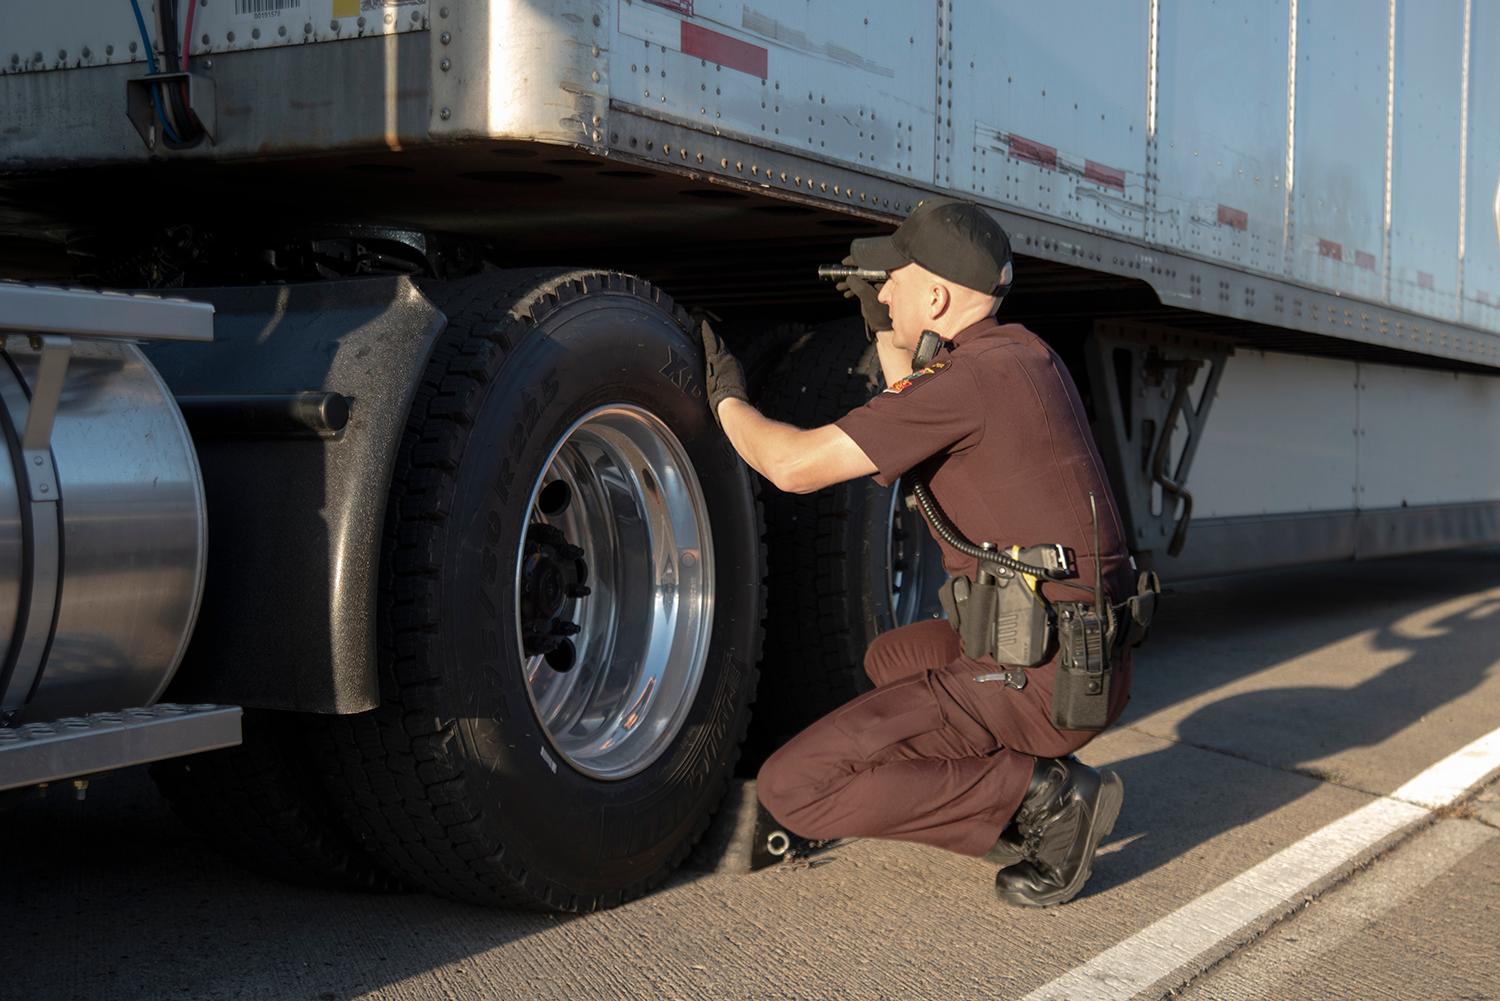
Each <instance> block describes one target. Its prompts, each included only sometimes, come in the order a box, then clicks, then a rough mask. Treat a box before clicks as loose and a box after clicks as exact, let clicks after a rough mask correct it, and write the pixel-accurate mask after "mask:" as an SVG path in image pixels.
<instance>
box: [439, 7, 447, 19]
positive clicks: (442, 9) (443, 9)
mask: <svg viewBox="0 0 1500 1001" xmlns="http://www.w3.org/2000/svg"><path fill="white" fill-rule="evenodd" d="M447 16H448V8H447V7H439V8H438V17H447Z"/></svg>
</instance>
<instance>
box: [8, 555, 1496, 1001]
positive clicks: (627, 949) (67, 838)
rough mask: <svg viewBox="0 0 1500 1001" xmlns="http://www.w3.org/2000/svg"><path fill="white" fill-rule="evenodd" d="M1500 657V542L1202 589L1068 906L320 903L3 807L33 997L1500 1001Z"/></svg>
mask: <svg viewBox="0 0 1500 1001" xmlns="http://www.w3.org/2000/svg"><path fill="white" fill-rule="evenodd" d="M1497 662H1500V551H1495V550H1487V551H1476V552H1466V553H1454V554H1448V555H1442V556H1435V557H1421V558H1409V559H1401V560H1389V561H1380V562H1374V563H1366V564H1354V565H1341V566H1335V567H1321V568H1312V569H1306V570H1299V571H1294V572H1278V573H1273V574H1262V575H1257V576H1253V577H1247V578H1237V579H1222V580H1216V581H1206V582H1200V583H1195V584H1189V585H1183V586H1181V587H1179V588H1177V589H1176V591H1175V593H1173V594H1172V595H1171V596H1170V597H1169V598H1168V600H1167V601H1166V603H1165V607H1164V609H1163V611H1162V613H1161V614H1160V616H1159V619H1158V624H1157V627H1156V630H1155V633H1154V635H1153V637H1152V640H1151V642H1150V644H1149V645H1148V646H1147V647H1145V648H1143V649H1142V650H1141V651H1140V659H1139V662H1138V663H1139V664H1140V667H1139V668H1138V670H1137V672H1136V675H1137V677H1136V688H1135V694H1134V698H1133V700H1132V703H1131V706H1130V709H1129V711H1128V712H1127V715H1126V717H1125V719H1124V720H1123V721H1122V723H1121V725H1120V726H1119V727H1117V728H1116V729H1114V730H1112V731H1110V732H1108V733H1106V734H1104V735H1103V736H1101V737H1100V738H1099V739H1097V740H1096V741H1095V742H1094V743H1093V744H1091V745H1090V746H1089V747H1087V748H1086V749H1085V750H1084V752H1083V753H1082V755H1081V756H1082V757H1083V758H1084V759H1085V760H1087V761H1089V762H1090V763H1093V764H1095V765H1107V766H1109V767H1111V768H1114V769H1116V770H1117V771H1118V772H1119V773H1120V774H1121V776H1122V777H1123V779H1124V782H1125V790H1126V797H1125V807H1124V810H1123V812H1122V814H1121V816H1120V820H1119V823H1118V824H1117V826H1116V828H1115V831H1114V834H1113V835H1112V836H1111V838H1110V839H1109V840H1108V841H1107V842H1106V844H1105V845H1104V846H1103V848H1102V849H1101V854H1100V858H1099V860H1098V863H1097V865H1096V868H1095V873H1094V876H1093V878H1092V880H1091V881H1090V882H1089V884H1088V885H1087V887H1086V888H1085V890H1084V892H1083V894H1082V895H1080V897H1079V898H1078V899H1077V900H1075V901H1074V902H1072V903H1071V904H1068V905H1066V906H1063V907H1060V908H1053V909H1049V910H1045V911H1018V910H1014V909H1010V908H1008V907H1006V906H1004V905H1002V904H1001V903H999V902H998V901H997V900H996V899H995V897H994V895H993V891H992V877H993V872H992V870H991V869H990V867H988V866H986V865H985V864H984V863H982V862H980V861H977V860H974V859H969V858H962V857H958V856H954V855H948V854H945V853H942V852H939V851H935V850H932V849H927V848H923V847H920V846H916V845H908V844H901V843H896V842H875V841H861V842H857V843H853V844H850V845H848V846H845V847H842V848H840V849H838V850H836V851H834V852H832V853H830V854H828V855H826V856H824V857H823V859H822V860H820V864H818V865H815V866H810V867H809V866H781V867H778V868H774V869H771V870H768V871H765V872H762V873H757V874H734V873H724V872H701V871H684V872H683V873H681V874H680V875H679V876H678V877H677V878H675V879H674V880H673V881H671V882H670V883H669V884H668V885H667V886H666V887H664V888H663V889H662V890H660V891H659V892H657V893H655V894H653V895H652V896H650V897H648V898H646V899H643V900H640V901H636V902H634V903H631V904H628V905H626V906H624V907H620V908H618V909H616V910H612V911H607V912H603V913H599V914H592V915H586V916H582V917H573V918H558V917H550V916H544V915H536V914H523V913H514V912H506V911H487V910H482V909H479V908H475V907H469V906H465V905H460V904H454V903H449V902H447V901H444V900H440V899H438V898H435V897H430V896H425V895H420V894H410V895H394V896H379V895H362V894H349V893H337V892H327V891H318V890H308V889H303V888H298V887H292V886H285V885H280V884H277V883H274V882H270V881H267V880H265V879H262V878H260V877H257V876H253V875H250V874H247V873H245V872H242V871H240V870H238V869H236V868H234V867H233V866H231V865H229V864H227V863H225V862H223V861H221V860H219V859H218V858H217V857H216V856H215V855H214V854H213V853H212V852H211V851H210V850H209V849H208V848H207V847H206V846H205V845H204V844H203V843H202V842H200V841H199V840H198V839H197V838H196V837H195V836H193V835H192V834H190V833H189V832H188V831H187V830H186V829H184V828H183V827H182V826H181V825H180V824H179V823H177V822H176V821H175V819H174V818H173V817H172V816H171V814H170V813H169V812H168V811H167V810H166V809H165V808H164V806H163V805H162V804H161V802H160V801H159V800H158V799H157V797H156V795H155V793H154V791H153V789H152V787H151V786H150V783H149V782H148V781H147V780H146V778H145V776H144V775H143V774H141V773H140V772H137V771H127V772H121V773H117V774H115V775H113V776H109V777H105V778H101V779H98V780H96V781H95V782H93V783H92V785H91V787H90V790H89V794H88V797H87V798H86V799H85V800H83V801H82V802H79V801H76V800H75V799H73V797H72V793H71V790H69V789H66V788H62V789H53V790H49V792H48V794H47V795H45V796H40V797H34V798H31V799H28V800H25V801H23V802H21V803H19V804H14V805H12V806H11V807H10V808H9V809H8V810H6V811H5V812H4V813H0V876H3V884H4V890H3V895H0V998H5V999H17V1001H19V999H28V1001H29V999H39V1001H40V999H54V998H57V999H61V998H68V999H73V998H89V999H92V998H109V999H121V1001H125V999H146V998H150V999H162V998H204V999H260V998H273V999H283V998H285V999H308V1001H345V999H351V998H382V999H402V1001H406V999H425V998H454V999H464V1001H469V999H480V998H525V999H533V998H536V999H544V998H558V999H569V1001H576V999H604V998H657V997H661V998H685V999H698V998H705V999H720V998H725V999H727V998H755V999H761V998H943V999H949V998H1026V999H1031V1001H1041V999H1044V998H1073V999H1104V998H1128V997H1133V996H1146V997H1155V996H1164V995H1168V994H1172V995H1185V996H1187V997H1191V998H1197V999H1220V998H1351V999H1352V998H1360V999H1369V998H1412V997H1421V998H1453V999H1460V998H1461V999H1482V998H1500V791H1497V786H1496V785H1495V783H1494V777H1493V773H1494V771H1495V768H1496V767H1497V766H1500V671H1497V667H1496V665H1497ZM1492 735H1493V736H1492Z"/></svg>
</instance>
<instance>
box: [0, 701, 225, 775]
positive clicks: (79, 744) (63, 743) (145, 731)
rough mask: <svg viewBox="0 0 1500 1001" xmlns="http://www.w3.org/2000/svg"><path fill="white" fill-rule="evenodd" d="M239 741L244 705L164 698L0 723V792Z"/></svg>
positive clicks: (219, 746)
mask: <svg viewBox="0 0 1500 1001" xmlns="http://www.w3.org/2000/svg"><path fill="white" fill-rule="evenodd" d="M239 742H240V707H239V706H220V705H212V704H198V705H176V704H174V703H170V702H162V703H159V704H157V705H154V706H148V707H143V708H137V709H121V710H119V711H117V712H104V713H90V714H89V715H87V716H65V717H63V718H62V719H57V720H53V721H51V722H47V723H25V724H22V725H21V726H17V727H0V790H4V789H17V788H22V787H24V786H33V785H37V784H38V783H41V782H54V781H57V780H59V779H67V778H73V777H75V776H78V775H89V774H92V773H94V772H102V771H107V770H109V769H111V768H124V767H126V766H128V765H141V764H145V763H146V762H148V761H160V760H161V759H162V758H175V757H177V756H179V755H183V754H195V753H197V752H198V751H212V750H216V749H218V748H221V747H232V746H234V745H235V744H238V743H239Z"/></svg>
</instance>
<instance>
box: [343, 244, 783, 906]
mask: <svg viewBox="0 0 1500 1001" xmlns="http://www.w3.org/2000/svg"><path fill="white" fill-rule="evenodd" d="M424 291H425V292H426V293H427V294H428V295H429V296H431V297H432V298H433V299H434V301H435V302H436V303H437V305H438V306H439V308H441V309H442V310H443V311H444V312H445V313H446V314H447V316H448V320H449V322H448V326H447V328H446V329H445V331H444V333H443V334H442V335H441V337H440V339H439V342H438V345H437V346H436V348H435V350H434V354H433V357H432V358H431V360H430V362H429V364H428V367H427V370H426V374H425V376H424V379H423V381H422V383H421V385H420V386H419V387H418V390H417V393H416V398H415V400H414V402H413V405H412V409H411V413H410V418H409V420H408V423H407V426H406V430H405V435H404V438H403V440H402V441H401V443H400V446H399V449H398V453H397V459H396V467H395V470H394V474H393V478H392V485H391V493H390V500H389V505H388V511H387V519H386V529H385V532H386V535H385V540H384V547H383V554H382V566H381V582H382V583H381V597H380V601H379V607H378V609H377V635H378V644H379V647H380V649H379V669H380V683H381V705H380V706H379V707H378V708H377V709H375V710H373V711H371V712H368V713H364V714H360V715H356V716H350V717H336V718H330V719H329V720H328V722H327V726H326V728H325V740H324V743H323V751H324V753H323V760H324V762H325V772H326V774H325V781H326V782H327V784H328V786H329V788H330V789H331V790H332V791H333V792H334V794H335V796H336V798H337V799H339V800H340V802H341V803H342V804H343V806H344V809H345V811H346V816H347V817H348V820H349V823H350V825H351V827H352V828H353V829H354V830H355V831H356V832H357V833H358V835H359V836H360V838H361V840H362V843H363V844H365V845H366V846H367V847H368V849H369V850H370V852H371V853H372V854H373V855H375V856H376V857H377V858H379V859H380V860H381V861H382V862H383V863H384V864H386V865H388V866H389V867H390V868H391V869H392V870H393V871H395V872H398V873H400V874H401V875H402V876H404V877H406V878H407V879H409V880H411V881H412V882H413V883H416V884H419V885H421V886H425V887H427V888H429V889H431V890H433V891H434V892H437V893H440V894H443V895H446V896H449V897H453V898H457V899H461V900H466V901H471V902H475V903H481V904H511V905H519V906H525V907H531V908H537V909H546V910H557V911H570V912H577V911H588V910H593V909H596V908H600V907H608V906H613V905H615V904H618V903H620V902H622V901H624V900H627V899H630V898H632V897H635V896H638V895H640V894H642V893H644V892H646V891H647V890H648V889H650V888H651V887H653V886H655V885H656V884H657V883H659V882H660V881H661V880H662V879H663V878H665V877H666V875H667V874H668V873H669V872H671V870H672V869H673V868H674V867H675V866H676V865H677V864H678V863H679V862H681V861H682V859H683V858H684V857H685V856H686V855H687V854H688V851H689V849H690V848H691V847H692V846H693V844H694V842H696V841H697V839H698V838H699V837H700V836H701V835H702V833H703V831H704V830H705V829H706V828H707V826H708V822H709V818H710V816H711V814H712V813H713V812H714V810H715V809H716V808H717V807H718V805H719V803H720V801H721V800H722V799H723V796H724V793H725V791H726V789H727V786H728V779H729V777H730V775H731V774H732V771H733V768H734V764H735V761H736V758H737V757H738V753H739V748H740V744H741V742H742V741H743V739H744V735H745V730H746V727H747V725H748V720H749V706H750V702H751V699H752V697H753V694H754V690H755V680H756V672H755V664H756V661H757V657H758V654H759V650H760V640H761V627H762V624H761V619H762V605H763V586H764V585H763V575H764V555H763V552H762V541H761V528H760V512H759V508H758V504H757V500H756V495H755V484H754V480H753V478H752V477H751V475H750V473H749V471H748V470H747V469H746V467H745V466H744V464H743V463H741V462H740V460H739V458H738V456H737V455H736V454H735V453H734V450H733V449H732V448H731V447H730V446H729V444H728V442H727V440H726V439H725V438H724V436H723V434H722V433H721V432H720V431H719V429H718V428H717V426H716V425H715V423H714V421H713V418H712V416H711V415H710V413H709V411H708V407H707V405H706V402H705V399H704V395H703V380H702V365H703V360H702V350H701V347H700V345H699V342H698V339H697V337H696V335H694V334H693V333H691V331H690V327H689V322H688V319H687V316H686V314H685V313H683V312H682V311H681V310H679V309H677V308H676V307H674V306H673V304H672V301H671V300H670V299H669V298H668V297H667V296H665V295H664V294H662V293H661V292H659V291H658V290H656V289H655V288H653V287H652V286H651V285H649V284H647V283H646V282H644V281H640V280H638V279H635V278H632V277H629V276H626V275H621V274H615V273H608V272H598V271H560V270H550V271H530V272H509V271H499V272H489V273H485V274H481V275H478V276H475V277H473V278H469V279H464V280H460V281H454V282H447V283H433V284H431V285H428V286H425V287H424ZM523 620H524V624H523Z"/></svg>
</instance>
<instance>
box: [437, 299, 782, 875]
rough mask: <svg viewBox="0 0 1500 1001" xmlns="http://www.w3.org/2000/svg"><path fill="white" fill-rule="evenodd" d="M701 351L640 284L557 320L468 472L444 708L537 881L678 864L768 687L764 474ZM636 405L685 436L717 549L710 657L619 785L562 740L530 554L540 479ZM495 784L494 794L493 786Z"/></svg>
mask: <svg viewBox="0 0 1500 1001" xmlns="http://www.w3.org/2000/svg"><path fill="white" fill-rule="evenodd" d="M701 371H702V355H701V349H700V348H699V347H698V345H697V344H696V343H694V342H693V341H692V340H690V339H689V337H688V336H687V334H686V333H685V332H684V331H683V329H682V328H681V326H680V325H679V324H678V323H677V322H676V321H675V320H674V319H673V318H672V317H671V316H670V315H668V314H667V313H666V312H665V311H664V310H663V309H661V308H659V307H657V306H655V305H653V304H652V303H650V302H647V301H645V300H643V299H642V298H640V297H639V296H637V295H633V294H628V293H623V292H609V291H605V292H603V293H594V294H590V295H587V296H583V297H581V298H576V299H573V300H572V301H565V302H562V303H561V304H559V305H557V306H556V307H555V308H553V309H552V310H550V311H549V312H546V313H545V314H544V315H542V316H540V317H539V318H538V319H537V321H536V323H535V325H534V326H533V327H531V328H530V329H528V330H527V331H526V332H525V333H524V335H523V336H522V337H521V338H520V343H518V344H516V345H514V347H513V348H512V350H511V352H510V353H509V356H508V357H507V359H506V361H505V363H504V365H503V367H502V369H501V372H500V374H499V377H498V378H496V379H494V380H493V381H492V382H491V383H490V384H489V386H488V389H487V391H486V393H485V396H484V398H483V400H482V402H481V403H480V406H479V409H478V419H477V420H476V422H475V425H474V427H473V428H472V430H471V432H470V435H469V438H468V442H467V444H466V446H465V448H464V453H463V456H462V458H461V460H460V466H459V471H458V474H457V489H456V491H455V496H454V509H453V512H452V513H453V515H454V517H452V518H450V519H449V529H448V531H447V533H446V536H445V538H444V540H443V541H444V544H443V559H444V572H443V573H442V575H441V584H440V587H441V589H442V594H441V595H440V598H439V608H440V609H441V622H440V626H439V628H440V630H441V633H442V640H443V642H442V644H441V647H442V651H443V657H444V660H445V663H444V667H443V672H442V675H443V677H444V679H445V688H446V689H447V690H446V691H445V692H444V693H443V703H444V705H445V707H447V708H448V711H450V712H451V713H452V715H453V716H454V717H455V718H456V719H458V721H459V726H458V727H457V730H456V732H457V733H458V735H459V742H460V745H461V746H459V747H457V748H450V751H451V752H452V753H456V754H458V755H460V756H461V757H462V758H464V759H465V760H464V761H463V762H462V770H463V773H464V776H465V782H466V783H468V784H469V785H470V789H469V792H470V798H471V801H476V802H477V803H478V804H479V805H480V806H481V808H482V809H484V814H483V816H482V817H481V818H480V824H481V827H482V833H483V841H484V842H485V843H486V845H487V846H502V845H503V846H505V847H506V849H507V850H508V849H510V848H512V847H514V848H516V849H517V850H518V851H517V856H518V857H519V858H524V859H525V865H526V869H527V870H528V877H529V878H534V877H536V876H541V877H543V878H545V879H546V880H548V881H550V882H552V883H555V884H558V885H561V886H564V887H566V888H567V889H568V890H570V891H571V892H574V893H601V892H603V893H608V892H611V891H616V890H619V889H622V888H624V887H626V886H628V885H630V884H632V883H633V882H635V881H638V880H641V879H647V878H650V877H651V876H653V875H655V874H657V873H662V872H665V871H666V870H667V869H668V868H670V867H671V866H672V865H673V864H675V862H676V861H677V860H678V859H679V858H680V857H681V855H683V854H685V853H686V851H687V849H688V847H689V846H690V843H691V842H692V840H694V838H695V836H696V835H697V834H698V833H699V832H700V831H701V829H702V827H703V826H704V825H706V822H707V817H708V815H709V813H710V812H711V811H712V810H713V808H714V807H715V806H716V805H717V801H718V798H719V797H720V796H721V795H722V792H723V789H724V782H725V779H726V777H727V774H728V771H729V769H730V767H732V763H733V760H734V756H735V755H736V753H737V748H738V742H739V740H740V736H741V733H742V730H743V725H744V717H745V714H746V713H747V711H748V709H747V707H748V703H749V700H750V697H751V694H752V689H753V685H754V675H753V665H754V663H755V659H756V655H757V649H756V647H757V643H758V637H759V626H760V614H761V612H760V584H761V582H760V572H761V571H760V565H759V564H760V559H759V531H758V528H757V517H756V509H755V503H754V495H753V492H752V484H751V480H750V477H749V474H748V472H747V470H746V469H745V467H744V465H743V463H741V462H740V460H739V458H738V456H737V455H736V454H735V453H734V451H733V449H732V448H731V447H730V446H729V444H728V442H727V440H726V439H725V438H724V436H723V435H722V433H720V432H719V430H718V428H717V427H716V426H715V424H714V422H713V419H712V417H711V416H710V414H709V412H708V408H707V406H706V404H705V401H704V390H703V382H702V378H701V374H700V373H701ZM610 404H627V405H634V406H637V407H640V408H642V409H644V410H646V411H648V412H650V413H652V414H654V415H655V416H657V417H658V418H660V419H661V420H662V421H663V422H664V423H665V424H666V425H667V427H668V428H670V429H671V430H672V432H673V433H674V434H675V435H676V436H677V438H678V440H679V441H680V443H681V444H682V446H683V448H684V450H685V451H686V453H687V455H688V457H689V459H690V460H691V463H692V465H693V467H694V469H695V471H696V472H697V475H698V478H699V483H700V486H701V488H702V491H703V495H704V499H705V505H706V507H707V509H708V512H709V521H710V525H711V532H712V538H713V547H714V585H715V597H714V607H713V623H712V632H711V639H710V642H709V646H708V654H707V660H706V663H705V666H704V670H703V675H702V678H701V680H700V683H699V686H698V689H697V691H696V693H695V694H694V696H693V700H692V705H691V708H690V709H689V711H688V713H687V716H686V718H685V720H684V722H683V723H682V726H681V729H680V731H679V732H678V735H677V737H676V738H675V739H674V741H673V743H672V744H671V745H670V746H669V747H668V748H667V749H666V750H665V751H664V752H663V753H662V754H661V755H660V756H659V757H658V758H657V759H656V760H655V761H654V762H652V763H651V764H650V765H649V766H648V767H646V768H645V769H644V770H642V771H641V772H639V773H637V774H635V775H633V776H631V777H629V778H626V779H621V780H613V781H602V780H598V779H594V778H590V777H588V776H586V775H584V774H582V773H581V772H578V771H576V770H575V769H573V768H572V767H571V766H570V765H569V764H568V763H567V761H566V760H565V759H563V758H562V757H561V755H559V754H558V753H557V752H556V750H554V749H553V747H552V745H551V743H550V741H549V740H548V737H547V735H546V733H545V732H544V730H543V728H542V726H541V724H540V723H539V722H538V720H537V717H536V714H535V711H534V709H533V707H532V703H531V699H530V697H529V695H528V692H527V687H526V682H525V679H524V676H523V672H522V665H521V659H520V654H519V642H518V636H517V625H516V615H515V608H516V580H515V576H516V566H517V556H518V552H519V548H520V546H521V544H522V542H523V538H524V530H525V527H526V525H527V523H528V511H527V506H528V503H529V501H530V496H531V490H532V486H533V484H534V483H535V482H536V480H537V478H538V477H539V476H540V475H541V474H542V472H543V467H544V464H545V462H546V461H547V458H548V456H549V455H550V454H551V453H552V450H553V448H554V447H555V446H556V445H557V443H558V442H560V441H561V440H562V438H563V435H564V434H565V433H566V432H567V431H568V429H570V428H571V427H572V426H573V425H574V424H575V423H576V422H577V421H578V420H579V419H580V418H581V417H583V416H584V415H585V414H587V413H589V412H590V411H592V410H595V409H597V408H598V407H601V406H605V405H610ZM476 794H477V795H476Z"/></svg>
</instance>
